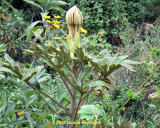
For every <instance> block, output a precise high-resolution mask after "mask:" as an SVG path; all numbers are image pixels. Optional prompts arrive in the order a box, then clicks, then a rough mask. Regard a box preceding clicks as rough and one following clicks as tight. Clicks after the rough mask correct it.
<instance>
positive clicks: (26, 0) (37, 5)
mask: <svg viewBox="0 0 160 128" xmlns="http://www.w3.org/2000/svg"><path fill="white" fill-rule="evenodd" d="M23 1H25V2H26V3H28V4H31V5H33V6H35V7H37V8H40V9H41V10H42V11H44V10H43V8H42V7H41V5H39V4H37V3H35V2H33V1H30V0H23Z"/></svg>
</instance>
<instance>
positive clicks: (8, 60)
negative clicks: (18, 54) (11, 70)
mask: <svg viewBox="0 0 160 128" xmlns="http://www.w3.org/2000/svg"><path fill="white" fill-rule="evenodd" d="M4 59H5V60H6V61H7V62H9V63H10V64H13V63H14V60H13V59H12V58H11V57H10V56H9V55H8V54H6V53H5V55H4Z"/></svg>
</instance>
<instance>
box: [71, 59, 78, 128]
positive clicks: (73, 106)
mask: <svg viewBox="0 0 160 128" xmlns="http://www.w3.org/2000/svg"><path fill="white" fill-rule="evenodd" d="M77 70H78V69H77V63H76V61H74V60H73V61H72V62H71V71H72V73H73V74H74V76H75V77H76V74H77ZM73 83H74V80H73ZM71 91H72V94H73V97H71V111H70V113H72V114H71V116H70V121H71V122H74V116H75V114H76V89H75V87H74V86H71ZM71 127H72V128H75V124H73V125H71Z"/></svg>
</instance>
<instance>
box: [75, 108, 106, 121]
mask: <svg viewBox="0 0 160 128" xmlns="http://www.w3.org/2000/svg"><path fill="white" fill-rule="evenodd" d="M78 113H79V114H80V119H84V118H85V119H86V120H93V119H94V118H95V117H96V118H98V116H99V115H102V113H104V109H103V107H101V106H100V105H83V106H81V108H80V110H79V111H78Z"/></svg>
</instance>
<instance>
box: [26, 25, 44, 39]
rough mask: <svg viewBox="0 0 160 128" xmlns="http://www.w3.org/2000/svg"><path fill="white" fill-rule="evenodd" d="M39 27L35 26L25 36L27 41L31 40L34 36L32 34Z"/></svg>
mask: <svg viewBox="0 0 160 128" xmlns="http://www.w3.org/2000/svg"><path fill="white" fill-rule="evenodd" d="M40 28H41V27H40V26H37V27H34V28H32V29H31V30H30V31H29V33H28V34H27V40H29V41H30V40H31V38H32V36H33V35H34V32H35V31H36V30H37V29H40Z"/></svg>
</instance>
